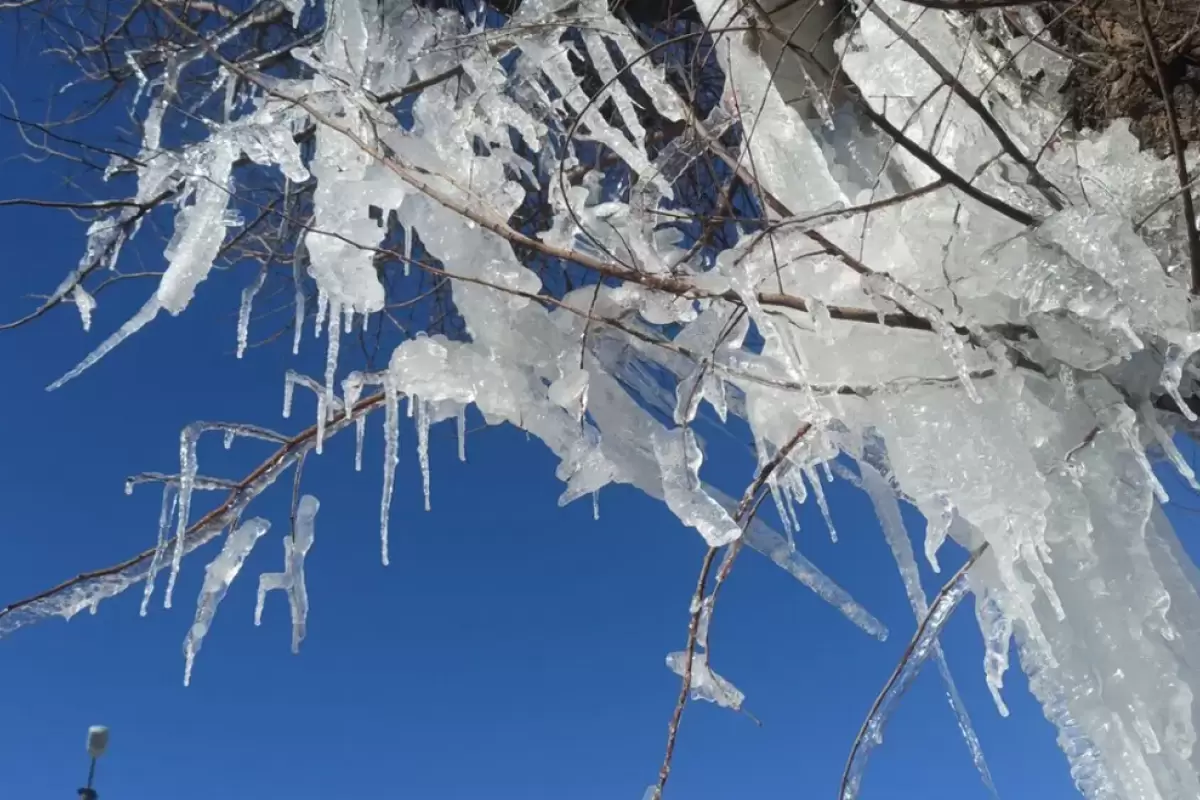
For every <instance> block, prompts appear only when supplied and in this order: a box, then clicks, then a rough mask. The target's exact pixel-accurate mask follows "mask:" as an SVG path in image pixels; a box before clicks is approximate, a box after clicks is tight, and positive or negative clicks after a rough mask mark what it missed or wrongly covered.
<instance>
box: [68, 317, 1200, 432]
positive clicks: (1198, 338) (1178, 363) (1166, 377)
mask: <svg viewBox="0 0 1200 800" xmlns="http://www.w3.org/2000/svg"><path fill="white" fill-rule="evenodd" d="M81 311H82V310H81ZM83 329H84V330H87V323H86V322H85V323H84V326H83ZM1198 348H1200V334H1195V333H1193V334H1190V335H1189V336H1188V343H1187V346H1184V347H1181V346H1179V345H1171V346H1170V347H1169V348H1167V358H1166V362H1165V363H1164V364H1163V370H1162V378H1161V380H1162V385H1163V388H1164V389H1166V390H1167V394H1168V395H1170V397H1171V399H1172V400H1174V401H1175V405H1176V406H1177V407H1178V408H1179V411H1180V412H1181V413H1182V414H1183V416H1184V417H1185V418H1186V419H1187V421H1188V422H1195V421H1196V412H1194V411H1192V408H1191V406H1189V405H1188V404H1187V403H1186V402H1185V401H1184V399H1183V396H1182V395H1181V394H1180V393H1179V384H1180V383H1182V382H1183V365H1184V364H1186V363H1187V362H1188V359H1190V358H1191V357H1192V355H1194V354H1195V352H1196V350H1197V349H1198Z"/></svg>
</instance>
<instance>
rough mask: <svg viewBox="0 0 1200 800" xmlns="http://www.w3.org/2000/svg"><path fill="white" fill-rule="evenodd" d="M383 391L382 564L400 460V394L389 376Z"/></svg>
mask: <svg viewBox="0 0 1200 800" xmlns="http://www.w3.org/2000/svg"><path fill="white" fill-rule="evenodd" d="M383 391H384V394H385V399H384V401H383V403H384V404H383V494H382V497H381V498H380V501H379V546H380V551H381V553H382V558H383V565H384V566H385V567H386V566H387V565H388V517H390V516H391V510H392V492H393V491H394V489H395V484H396V464H397V463H398V462H399V461H400V396H399V394H398V393H397V391H396V385H395V383H393V382H392V379H391V377H390V376H388V377H387V378H385V379H384V383H383Z"/></svg>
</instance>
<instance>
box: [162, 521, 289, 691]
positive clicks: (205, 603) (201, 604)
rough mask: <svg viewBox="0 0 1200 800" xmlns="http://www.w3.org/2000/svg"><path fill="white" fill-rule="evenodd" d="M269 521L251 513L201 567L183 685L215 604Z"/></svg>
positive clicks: (185, 650) (188, 679)
mask: <svg viewBox="0 0 1200 800" xmlns="http://www.w3.org/2000/svg"><path fill="white" fill-rule="evenodd" d="M270 527H271V523H269V522H267V521H266V520H265V519H261V518H259V517H255V518H254V519H251V520H248V521H246V522H244V523H242V524H241V525H240V526H239V527H238V528H237V529H236V530H234V531H233V532H232V533H230V534H229V535H228V536H226V537H225V544H224V545H222V547H221V552H220V553H219V554H217V557H216V558H214V559H213V560H212V562H211V563H209V565H208V567H207V568H205V570H204V584H203V586H201V587H200V598H199V599H198V600H197V601H196V619H195V621H194V622H193V623H192V627H191V628H190V629H188V634H187V637H186V638H185V639H184V641H183V653H184V659H185V663H184V668H183V685H184V686H188V685H190V684H191V682H192V665H193V664H194V663H195V661H196V654H197V653H199V652H200V647H201V645H203V644H204V637H205V636H207V635H208V631H209V629H210V628H212V623H213V617H215V616H216V614H217V606H218V605H220V603H221V601H222V600H223V599H225V593H226V592H227V591H228V590H229V585H230V584H231V583H233V579H234V578H236V577H237V574H238V573H239V572H241V570H242V564H243V563H244V562H245V561H246V556H248V555H250V551H251V550H252V549H253V548H254V544H255V542H257V541H258V540H259V538H260V537H261V536H262V535H263V534H264V533H266V532H267V529H268V528H270Z"/></svg>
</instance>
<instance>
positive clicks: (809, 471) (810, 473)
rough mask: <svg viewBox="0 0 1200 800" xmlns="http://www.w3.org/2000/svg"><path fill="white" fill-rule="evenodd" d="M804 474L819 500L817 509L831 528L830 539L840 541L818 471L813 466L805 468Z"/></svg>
mask: <svg viewBox="0 0 1200 800" xmlns="http://www.w3.org/2000/svg"><path fill="white" fill-rule="evenodd" d="M804 474H805V476H806V477H807V478H808V482H809V483H810V484H812V488H813V496H815V497H816V498H817V508H819V509H821V516H822V517H823V518H824V519H825V525H826V527H828V528H829V538H830V539H831V540H832V541H834V542H836V541H837V540H838V535H837V528H835V527H834V526H833V515H832V514H830V513H829V503H828V501H826V499H825V490H824V489H823V488H821V479H820V478H819V477H817V473H816V471H815V470H814V469H813V468H812V467H811V466H806V467H805V468H804Z"/></svg>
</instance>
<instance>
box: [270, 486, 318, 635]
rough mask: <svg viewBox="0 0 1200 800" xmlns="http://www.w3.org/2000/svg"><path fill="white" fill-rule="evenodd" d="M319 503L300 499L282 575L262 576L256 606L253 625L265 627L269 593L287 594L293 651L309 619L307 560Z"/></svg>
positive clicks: (286, 545) (309, 498)
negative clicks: (305, 576)
mask: <svg viewBox="0 0 1200 800" xmlns="http://www.w3.org/2000/svg"><path fill="white" fill-rule="evenodd" d="M320 508H321V503H320V501H318V500H317V498H315V497H313V496H312V495H310V494H306V495H304V496H303V497H301V498H300V502H299V503H298V504H297V505H296V528H295V531H294V533H293V535H292V536H288V537H285V538H284V540H283V572H269V573H264V574H263V575H261V576H259V579H258V601H257V603H256V604H255V606H254V624H255V625H261V624H262V614H263V607H264V606H265V605H266V599H267V592H269V591H271V590H272V589H282V590H284V591H286V592H287V596H288V606H289V608H290V609H291V615H292V652H293V653H299V652H300V642H302V641H303V640H304V634H305V632H306V630H307V620H308V589H307V587H306V586H305V585H304V559H305V557H306V556H307V555H308V551H309V550H310V549H312V545H313V540H314V538H315V537H316V518H317V511H319V510H320Z"/></svg>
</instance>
